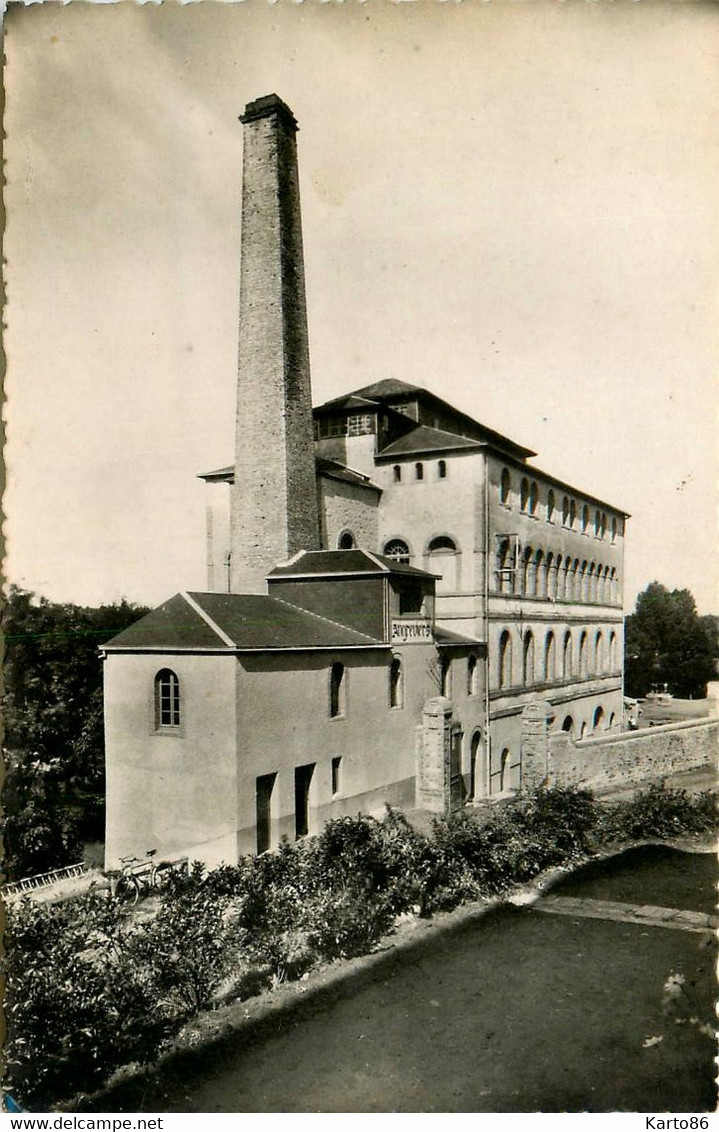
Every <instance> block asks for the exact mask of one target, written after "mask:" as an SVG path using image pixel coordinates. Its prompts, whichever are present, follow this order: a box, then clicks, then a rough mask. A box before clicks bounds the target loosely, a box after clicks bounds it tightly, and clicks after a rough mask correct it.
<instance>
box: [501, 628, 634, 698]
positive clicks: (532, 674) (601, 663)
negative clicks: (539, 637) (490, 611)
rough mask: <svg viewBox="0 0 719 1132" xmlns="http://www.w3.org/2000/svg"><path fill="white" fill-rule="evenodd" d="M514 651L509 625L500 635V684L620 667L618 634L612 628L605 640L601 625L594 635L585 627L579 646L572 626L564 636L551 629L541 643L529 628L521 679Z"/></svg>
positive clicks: (550, 679)
mask: <svg viewBox="0 0 719 1132" xmlns="http://www.w3.org/2000/svg"><path fill="white" fill-rule="evenodd" d="M540 648H541V652H540V651H539V650H540ZM513 653H514V649H513V642H512V635H511V633H510V632H509V630H508V629H505V630H504V631H503V632H502V634H501V636H500V638H499V665H498V680H497V683H498V685H499V687H500V688H511V687H513V686H517V685H519V684H520V683H521V684H540V683H552V682H553V681H555V680H571V679H572V678H574V677H578V678H580V679H581V678H583V677H587V676H589V675H595V676H601V675H605V674H608V673H610V672H614V671H615V670H616V668H617V635H616V633H615V632H613V631H612V632H611V633H610V634H609V639H608V641H605V637H604V634H603V632H602V630H601V629H599V630H597V632H596V633H595V634H594V635H593V637H590V634H589V633H588V632H587V630H586V629H584V630H583V631H582V633H581V634H580V636H579V640H578V643H577V645H576V647H575V641H574V638H573V636H572V631H571V629H567V630H566V632H565V633H564V635H563V636H561V637H560V638H558V637H557V635H556V634H555V633H554V631H553V630H552V629H550V630H549V632H548V633H547V634H546V636H545V638H544V641H543V642H542V644H541V645H539V644H536V643H535V637H534V633H533V632H532V630H531V629H527V631H526V632H525V633H524V635H523V636H522V638H521V680H520V678H519V677H520V669H519V667H517V670H515V663H516V662H515V657H514V655H513Z"/></svg>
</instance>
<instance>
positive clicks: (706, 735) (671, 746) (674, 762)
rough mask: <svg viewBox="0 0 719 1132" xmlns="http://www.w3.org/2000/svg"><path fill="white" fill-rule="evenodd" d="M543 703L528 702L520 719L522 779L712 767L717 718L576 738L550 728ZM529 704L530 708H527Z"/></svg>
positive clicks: (658, 774) (609, 783) (648, 774)
mask: <svg viewBox="0 0 719 1132" xmlns="http://www.w3.org/2000/svg"><path fill="white" fill-rule="evenodd" d="M544 708H545V705H544V704H541V705H540V703H538V702H535V703H534V704H529V705H527V709H525V718H524V719H523V724H522V785H523V787H524V788H527V789H531V788H532V787H534V786H538V785H540V784H542V783H545V784H547V785H551V786H580V785H581V786H587V787H590V788H591V789H592V790H600V791H601V790H606V789H608V788H611V787H621V786H634V785H639V784H641V783H646V782H650V781H652V780H657V779H660V778H664V777H667V776H668V775H672V774H679V773H681V772H683V771H688V770H694V769H697V768H700V767H708V768H716V766H717V752H718V746H719V720H718V719H701V720H691V721H689V722H686V723H668V724H665V725H663V726H660V727H649V728H646V729H643V730H640V731H626V732H622V733H621V734H619V735H616V734H615V735H606V736H601V737H598V738H593V739H582V740H580V741H579V742H575V741H574V740H573V739H572V738H571V736H570V735H568V734H566V733H565V732H563V731H559V732H553V733H551V734H550V733H549V713H548V712H546V711H545V710H544ZM528 709H532V710H528Z"/></svg>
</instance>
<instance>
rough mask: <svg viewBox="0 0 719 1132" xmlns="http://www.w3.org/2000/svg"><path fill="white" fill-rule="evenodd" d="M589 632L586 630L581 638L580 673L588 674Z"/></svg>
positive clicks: (581, 674) (582, 674)
mask: <svg viewBox="0 0 719 1132" xmlns="http://www.w3.org/2000/svg"><path fill="white" fill-rule="evenodd" d="M587 667H588V662H587V634H586V631H585V632H583V633H582V635H581V637H580V638H579V675H580V676H586V675H587Z"/></svg>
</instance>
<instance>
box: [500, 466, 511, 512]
mask: <svg viewBox="0 0 719 1132" xmlns="http://www.w3.org/2000/svg"><path fill="white" fill-rule="evenodd" d="M511 490H512V481H511V479H510V477H509V472H508V470H507V468H503V469H502V478H501V479H500V481H499V502H500V503H504V504H507V505H508V504H509V493H510V491H511Z"/></svg>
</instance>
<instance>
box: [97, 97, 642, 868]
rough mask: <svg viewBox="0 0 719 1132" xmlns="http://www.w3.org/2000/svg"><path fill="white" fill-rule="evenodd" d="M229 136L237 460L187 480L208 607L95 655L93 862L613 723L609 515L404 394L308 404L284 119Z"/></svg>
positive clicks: (515, 452) (490, 434) (336, 803)
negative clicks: (98, 816)
mask: <svg viewBox="0 0 719 1132" xmlns="http://www.w3.org/2000/svg"><path fill="white" fill-rule="evenodd" d="M242 121H243V123H244V126H245V154H244V165H243V213H242V215H243V223H242V272H241V288H240V292H241V297H240V336H239V341H240V348H239V367H238V385H237V431H236V453H235V460H234V462H233V464H231V465H230V466H228V467H225V468H221V469H219V470H218V471H215V472H211V473H206V474H205V475H204V477H203V478H204V479H205V480H206V481H207V491H208V510H207V546H208V556H207V584H208V592H206V593H181V594H177V595H175V596H174V597H172V598H170V599H169V600H168V601H167V602H165V603H164V604H163V605H162V606H160V607H159V608H158V609H157V610H154V611H153V612H152V613H150V614H149V615H148V616H147V617H146V618H143V619H142V620H141V621H140V622H138V623H137V624H136V625H133V626H131V627H130V628H129V629H127V630H126V631H125V632H123V633H121V634H119V636H118V637H116V638H115V639H114V640H112V641H110V642H109V643H108V644H107V645H105V646H104V651H105V726H106V756H107V791H108V797H107V815H108V818H107V862H108V864H117V861H118V860H119V859H120V857H121V856H123V855H127V854H129V853H133V852H134V853H140V852H142V851H143V850H144V849H145V848H147V845H148V843H149V844H152V845H155V846H156V847H158V848H159V850H160V852H161V853H162V854H168V853H169V854H182V853H184V854H186V855H189V856H193V857H198V858H200V859H202V860H205V861H206V862H207V863H211V864H216V863H219V861H222V860H225V861H232V860H234V859H236V858H237V856H238V854H239V853H243V852H262V851H264V850H265V849H267V848H270V847H272V846H273V845H275V844H277V842H278V840H279V838H280V837H281V836H283V835H288V836H295V837H301V836H304V834H305V833H307V832H313V831H314V830H315V829H317V828H318V827H319V824H321V822H322V821H324V820H326V819H327V818H330V817H334V816H338V815H340V814H345V813H356V812H357V810H358V809H360V808H361V809H367V810H369V811H370V812H372V811H376V810H379V811H381V810H382V809H383V806H384V804H385V803H386V802H391V803H394V804H397V805H400V806H403V807H405V808H406V807H412V806H413V805H415V804H417V805H421V806H425V807H429V808H433V809H435V810H436V809H445V810H446V809H447V808H451V809H456V808H457V806H460V805H462V804H463V803H465V802H467V801H471V800H472V799H479V798H492V797H497V796H500V795H502V794H505V793H506V792H507V791H509V790H512V789H516V788H518V787H519V786H520V785H521V777H522V749H521V716H522V712H523V710H524V708H525V706H526V705H527V704H528V703H529V702H530V701H532V700H534V699H536V698H537V697H540V698H541V699H543V700H545V701H547V702H548V703H549V705H550V710H551V711H552V712H553V722H552V726H553V727H554V728H555V729H560V728H563V729H564V730H567V731H571V732H572V734H573V735H575V736H577V737H581V736H583V735H588V734H596V733H597V732H600V731H606V730H615V729H619V728H620V727H621V726H622V702H623V701H622V676H621V657H622V653H623V641H622V613H621V605H622V575H623V566H622V564H623V549H622V548H623V541H624V523H625V519H626V515H625V514H624V512H622V511H621V510H619V509H617V508H616V507H613V506H611V505H609V504H608V503H606V502H604V501H602V500H600V499H597V498H596V497H595V496H593V495H590V494H588V493H586V492H582V491H580V490H579V489H576V488H573V487H570V486H569V485H567V484H564V483H562V482H560V481H559V480H557V479H556V478H553V477H552V476H550V475H547V474H546V473H544V472H542V471H540V470H539V469H538V468H536V467H534V466H533V465H532V464H530V462H529V461H530V458H531V457H532V456H533V455H534V453H532V452H531V451H530V450H529V449H526V448H523V447H522V446H521V445H519V444H517V443H515V442H514V441H512V440H510V439H509V438H507V437H505V436H501V435H500V434H499V433H497V432H495V431H493V430H492V429H490V428H487V427H486V426H485V425H483V424H481V423H480V422H478V421H476V420H474V419H473V418H472V417H470V416H468V415H467V414H466V413H463V412H460V411H459V410H457V409H455V408H453V407H452V406H451V405H449V404H448V403H447V402H446V401H444V400H443V399H442V398H440V397H438V396H437V395H436V394H434V393H431V392H429V391H428V390H425V389H422V388H420V387H418V386H416V385H409V384H406V383H404V382H400V381H395V380H382V381H379V382H376V383H374V384H371V385H367V386H364V387H363V388H361V389H358V390H356V391H354V392H352V393H349V394H347V395H345V396H343V397H339V398H336V399H334V400H332V401H329V402H327V403H326V404H324V405H320V406H319V407H317V408H315V409H314V411H313V410H312V408H311V389H310V375H309V352H308V347H307V341H308V338H307V325H306V309H305V293H304V271H303V263H302V239H301V223H300V210H299V178H298V172H297V158H296V146H295V132H296V128H297V127H296V122H295V119H294V117H293V115H292V113H291V111H290V110H289V109H288V107H287V106H285V104H284V103H283V102H282V101H281V100H280V99H278V98H277V97H276V96H274V95H273V96H269V97H268V98H264V99H259V100H257V101H256V102H254V103H251V104H250V105H249V106H248V107H247V108H246V111H245V114H244V115H243V116H242Z"/></svg>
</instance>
